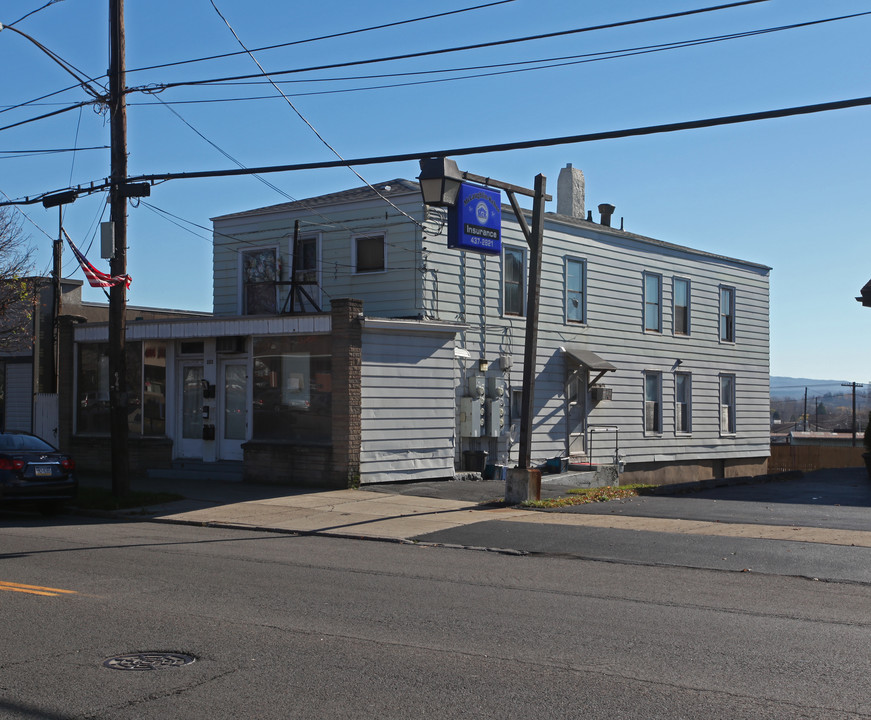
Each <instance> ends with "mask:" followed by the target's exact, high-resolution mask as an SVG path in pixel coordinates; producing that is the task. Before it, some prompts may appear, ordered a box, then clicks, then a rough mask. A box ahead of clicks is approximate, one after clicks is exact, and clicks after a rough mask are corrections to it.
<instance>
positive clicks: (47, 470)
mask: <svg viewBox="0 0 871 720" xmlns="http://www.w3.org/2000/svg"><path fill="white" fill-rule="evenodd" d="M34 475H36V476H37V477H43V476H45V475H51V466H50V465H37V466H36V467H35V468H34Z"/></svg>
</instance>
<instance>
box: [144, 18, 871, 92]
mask: <svg viewBox="0 0 871 720" xmlns="http://www.w3.org/2000/svg"><path fill="white" fill-rule="evenodd" d="M863 15H871V11H868V12H862V13H855V14H852V15H843V16H840V17H834V18H825V19H822V20H813V21H809V22H804V23H795V24H792V25H782V26H778V27H771V28H763V29H759V30H748V31H745V32H740V33H733V34H730V35H718V36H711V37H707V38H696V39H693V40H681V41H676V42H672V43H661V44H658V45H648V46H639V47H635V48H624V49H621V50H607V51H602V52H596V53H584V54H581V55H567V56H562V57H555V58H542V59H539V60H520V61H515V62H507V63H493V64H489V65H478V66H469V67H465V68H447V69H446V68H442V69H436V70H417V71H411V72H401V73H378V74H371V75H357V76H348V77H333V78H308V79H304V80H278V81H275V84H277V85H288V84H299V83H322V82H343V81H345V82H346V81H350V80H360V79H370V78H389V77H407V76H415V75H433V74H441V73H452V72H464V71H466V70H478V69H487V68H513V69H510V70H498V71H494V72H487V73H475V74H472V75H462V76H458V77H447V78H436V79H431V80H415V81H411V82H399V83H390V84H386V85H368V86H363V87H351V88H340V89H336V90H314V91H308V92H295V93H291V94H290V96H291V97H312V96H318V95H336V94H341V93H350V92H365V91H369V90H386V89H393V88H399V87H412V86H419V85H431V84H436V83H445V82H455V81H458V80H471V79H480V78H484V77H494V76H498V75H510V74H516V73H522V72H534V71H538V70H549V69H553V68H558V67H568V66H571V65H582V64H586V63H591V62H602V61H605V60H617V59H622V58H626V57H634V56H637V55H647V54H650V53H655V52H665V51H668V50H682V49H684V48H688V47H697V46H700V45H706V44H711V43H715V42H725V41H728V40H737V39H744V38H748V37H755V36H757V35H764V34H768V33H773V32H781V31H784V30H793V29H796V28H804V27H808V26H811V25H818V24H822V23H827V22H834V21H837V20H845V19H852V18H856V17H860V16H863ZM562 61H567V62H562ZM537 63H547V64H545V65H538V66H537V67H519V68H518V67H516V66H518V65H536V64H537ZM262 84H267V83H266V82H265V81H259V80H248V81H229V82H226V83H223V82H216V83H209V87H218V86H236V85H262ZM142 90H143V92H150V90H149V89H148V88H143V89H142ZM155 96H156V93H155ZM273 99H276V96H273V95H259V96H253V97H251V96H249V97H235V98H206V99H199V100H165V101H164V100H161V102H164V103H166V104H169V105H194V104H205V103H223V102H238V101H255V100H256V101H260V100H273ZM130 104H131V105H137V106H147V105H153V104H154V103H147V102H139V103H136V102H134V103H130Z"/></svg>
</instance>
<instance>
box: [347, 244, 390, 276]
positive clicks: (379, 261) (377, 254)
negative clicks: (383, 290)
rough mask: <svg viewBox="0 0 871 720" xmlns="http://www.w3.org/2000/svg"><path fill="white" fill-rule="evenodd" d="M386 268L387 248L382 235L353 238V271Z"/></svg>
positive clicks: (360, 271)
mask: <svg viewBox="0 0 871 720" xmlns="http://www.w3.org/2000/svg"><path fill="white" fill-rule="evenodd" d="M386 269H387V249H386V247H385V243H384V236H383V235H364V236H360V237H355V238H354V272H355V273H357V274H359V273H371V272H382V271H384V270H386Z"/></svg>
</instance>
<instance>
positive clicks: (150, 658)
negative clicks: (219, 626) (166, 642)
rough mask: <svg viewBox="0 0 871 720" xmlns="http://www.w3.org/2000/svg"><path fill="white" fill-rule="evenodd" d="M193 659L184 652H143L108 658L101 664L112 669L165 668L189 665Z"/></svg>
mask: <svg viewBox="0 0 871 720" xmlns="http://www.w3.org/2000/svg"><path fill="white" fill-rule="evenodd" d="M194 660H196V658H195V657H194V656H193V655H185V654H184V653H174V652H144V653H131V654H130V655H119V656H118V657H113V658H109V659H108V660H106V661H105V662H104V663H103V666H104V667H107V668H111V669H112V670H166V669H167V668H177V667H181V666H182V665H190V664H191V663H192V662H193V661H194Z"/></svg>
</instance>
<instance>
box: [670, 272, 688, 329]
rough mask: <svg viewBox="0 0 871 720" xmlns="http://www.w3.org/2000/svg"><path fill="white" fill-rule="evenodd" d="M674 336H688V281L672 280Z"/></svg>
mask: <svg viewBox="0 0 871 720" xmlns="http://www.w3.org/2000/svg"><path fill="white" fill-rule="evenodd" d="M673 332H674V334H675V335H689V334H690V281H689V280H687V279H686V278H675V279H674V326H673Z"/></svg>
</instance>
